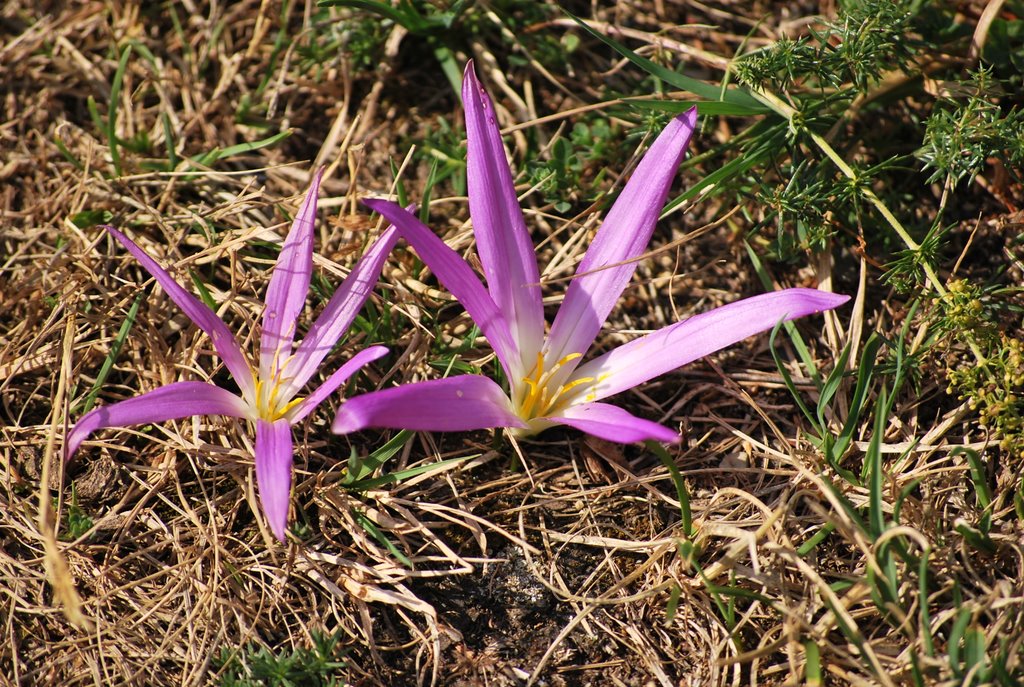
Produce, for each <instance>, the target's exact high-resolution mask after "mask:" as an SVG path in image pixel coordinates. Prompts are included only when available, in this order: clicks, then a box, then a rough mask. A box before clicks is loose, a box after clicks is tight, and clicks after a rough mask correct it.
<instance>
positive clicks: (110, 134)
mask: <svg viewBox="0 0 1024 687" xmlns="http://www.w3.org/2000/svg"><path fill="white" fill-rule="evenodd" d="M131 56H132V46H131V44H130V43H129V44H128V45H126V46H125V48H124V52H122V53H121V58H120V59H119V60H118V62H117V71H115V72H114V81H113V83H112V84H111V85H110V107H109V108H108V110H107V126H106V134H107V145H109V146H110V161H111V162H112V163H113V165H114V175H115V176H121V151H120V150H119V149H118V147H119V145H120V144H119V142H118V140H117V106H118V100H120V99H121V87H122V86H123V85H124V74H125V72H126V71H127V70H128V60H129V59H130V58H131Z"/></svg>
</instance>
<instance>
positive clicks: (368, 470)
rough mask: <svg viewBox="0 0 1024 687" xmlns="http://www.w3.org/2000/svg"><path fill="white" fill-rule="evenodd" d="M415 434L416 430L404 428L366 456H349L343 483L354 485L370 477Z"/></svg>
mask: <svg viewBox="0 0 1024 687" xmlns="http://www.w3.org/2000/svg"><path fill="white" fill-rule="evenodd" d="M413 434H415V432H410V431H409V430H405V429H403V430H402V431H401V432H399V433H398V434H396V435H395V436H393V437H391V439H390V440H389V441H388V442H387V443H385V444H384V445H383V446H381V447H380V448H378V449H377V450H376V451H374V452H373V453H371V454H370V455H368V456H366V457H365V458H359V457H358V456H355V455H353V456H352V457H351V458H349V461H348V474H346V475H345V479H344V480H342V484H343V485H344V486H346V487H352V486H353V485H355V484H357V483H358V482H360V481H361V480H364V479H366V478H367V477H369V476H370V475H371V474H373V472H374V471H375V470H376V469H377V468H379V467H380V466H381V465H383V464H384V463H385V462H386V461H388V460H390V459H391V458H392V457H393V456H394V455H395V454H396V453H398V451H399V450H401V448H402V447H403V446H405V445H406V443H408V441H409V439H412V437H413Z"/></svg>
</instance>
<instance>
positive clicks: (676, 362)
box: [573, 289, 850, 401]
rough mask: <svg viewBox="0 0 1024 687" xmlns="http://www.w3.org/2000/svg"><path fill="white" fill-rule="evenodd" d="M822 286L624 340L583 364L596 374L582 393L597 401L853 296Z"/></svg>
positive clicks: (748, 301)
mask: <svg viewBox="0 0 1024 687" xmlns="http://www.w3.org/2000/svg"><path fill="white" fill-rule="evenodd" d="M849 298H850V297H849V296H842V295H838V294H834V293H828V292H825V291H818V290H817V289H785V290H783V291H775V292H773V293H765V294H761V295H760V296H754V297H752V298H745V299H743V300H741V301H736V302H735V303H730V304H728V305H723V306H722V307H721V308H716V309H714V310H712V311H710V312H706V313H702V314H700V315H695V316H694V317H691V318H690V319H688V320H684V321H683V322H679V323H677V324H673V325H670V326H668V327H665V328H664V329H659V330H658V331H656V332H653V333H651V334H647V335H646V336H643V337H641V338H639V339H636V340H634V341H630V342H629V343H627V344H623V345H622V346H619V347H618V348H616V349H613V350H611V351H609V352H608V353H605V354H604V355H602V356H600V357H598V358H595V359H594V360H592V361H590V362H588V363H586V364H584V365H581V366H580V367H579V368H577V370H576V372H575V373H574V374H573V378H574V379H582V378H585V377H593V378H594V379H595V380H596V381H595V383H594V384H592V385H582V386H581V387H578V388H579V389H580V391H579V394H580V397H581V398H582V399H583V400H584V401H596V400H598V399H601V398H605V397H608V396H611V395H613V394H617V393H619V392H620V391H624V390H626V389H630V388H632V387H634V386H638V385H640V384H643V383H644V382H646V381H648V380H650V379H653V378H655V377H657V376H659V375H662V374H665V373H666V372H670V371H671V370H675V369H676V368H679V367H682V366H683V365H686V364H687V363H690V362H693V361H694V360H697V359H698V358H703V357H704V356H706V355H709V354H711V353H714V352H715V351H717V350H720V349H722V348H725V347H726V346H729V345H731V344H734V343H736V342H738V341H742V340H743V339H745V338H747V337H748V336H753V335H754V334H757V333H759V332H763V331H765V330H768V329H771V328H772V327H774V326H775V325H776V324H778V323H779V322H780V321H783V320H792V319H795V318H797V317H803V316H804V315H810V314H813V313H818V312H822V311H823V310H831V309H832V308H837V307H839V306H840V305H842V304H843V303H845V302H846V301H848V300H849Z"/></svg>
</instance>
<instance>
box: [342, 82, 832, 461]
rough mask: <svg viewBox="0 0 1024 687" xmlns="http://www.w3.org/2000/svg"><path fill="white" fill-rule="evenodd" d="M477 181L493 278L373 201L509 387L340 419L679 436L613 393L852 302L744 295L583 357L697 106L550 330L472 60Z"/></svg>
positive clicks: (376, 401) (634, 185)
mask: <svg viewBox="0 0 1024 687" xmlns="http://www.w3.org/2000/svg"><path fill="white" fill-rule="evenodd" d="M462 98H463V105H464V107H465V112H466V138H467V140H468V150H467V154H466V164H467V181H468V184H469V211H470V216H471V218H472V220H473V229H474V232H475V235H476V243H477V249H478V252H479V255H480V263H481V265H482V266H483V271H484V277H485V278H486V280H487V287H486V288H485V287H484V286H483V285H482V284H481V283H480V280H479V278H478V277H477V276H476V275H475V274H474V273H473V271H472V269H471V268H470V266H469V265H468V264H467V263H466V262H465V261H464V260H463V259H462V258H461V257H460V256H459V255H458V254H457V253H455V251H453V250H452V249H451V248H449V247H448V246H447V245H445V244H444V243H443V242H442V241H441V240H440V239H439V238H438V237H437V236H436V235H434V233H433V232H432V231H431V230H430V229H429V228H427V227H426V226H425V225H423V224H422V223H421V222H420V221H419V220H418V219H416V217H414V216H413V215H412V214H410V213H409V212H407V211H405V210H403V209H402V208H401V207H399V206H398V205H396V204H394V203H391V202H387V201H383V200H368V201H366V205H368V206H369V207H371V208H372V209H374V210H376V211H377V212H379V213H380V214H381V215H383V216H384V217H385V218H386V219H387V220H388V221H390V222H391V223H392V224H393V225H394V226H395V227H396V228H397V229H398V231H399V232H400V233H401V234H402V236H403V237H404V238H405V239H406V240H407V241H408V242H409V243H410V244H411V245H412V246H413V247H415V248H416V250H417V251H418V252H419V254H420V257H421V258H422V259H423V261H424V262H425V263H426V264H427V265H428V266H429V267H430V269H431V270H432V271H433V272H434V274H435V275H436V276H437V278H438V280H439V281H440V282H441V283H442V284H444V285H445V287H447V289H448V290H449V291H450V292H451V293H452V295H454V296H455V297H456V298H457V299H458V300H459V302H461V303H462V305H463V307H465V308H466V310H467V311H468V312H469V314H470V316H471V317H472V318H473V321H474V322H476V324H477V326H479V327H480V330H481V331H482V332H483V334H484V336H485V337H486V338H487V340H488V341H489V342H490V344H491V346H492V347H493V349H494V353H495V355H496V356H497V358H498V361H499V363H500V364H501V366H502V369H503V370H504V372H505V376H506V378H507V379H508V380H509V391H508V393H506V392H505V391H504V390H502V388H501V387H499V386H498V385H497V384H496V383H494V382H493V381H491V380H490V379H487V378H486V377H481V376H474V375H467V376H458V377H451V378H447V379H439V380H433V381H426V382H419V383H415V384H407V385H404V386H399V387H395V388H391V389H384V390H382V391H377V392H373V393H369V394H364V395H362V396H359V397H356V398H353V399H349V400H348V401H346V402H345V403H344V404H343V405H342V406H341V408H340V409H339V411H338V415H337V417H336V418H335V420H334V424H333V425H332V430H333V431H335V432H337V433H347V432H354V431H356V430H359V429H362V428H364V427H392V428H402V429H412V430H435V431H457V430H473V429H484V428H491V427H506V428H509V429H510V430H511V431H512V432H513V434H519V435H528V434H533V433H536V432H540V431H542V430H544V429H546V428H548V427H551V426H553V425H568V426H570V427H575V428H577V429H579V430H582V431H584V432H587V433H589V434H593V435H595V436H598V437H601V438H603V439H608V440H611V441H622V442H630V441H641V440H645V439H657V440H660V441H676V440H677V439H678V436H677V433H676V432H675V431H674V430H671V429H669V428H667V427H664V426H662V425H659V424H657V423H655V422H651V421H650V420H645V419H642V418H638V417H635V416H633V415H631V414H630V413H628V412H626V411H625V410H623V409H621V408H619V407H617V406H614V405H610V404H608V403H603V402H601V401H602V400H603V399H605V398H607V397H609V396H612V395H614V394H617V393H619V392H621V391H625V390H626V389H630V388H632V387H635V386H639V385H641V384H643V383H644V382H646V381H648V380H650V379H653V378H654V377H657V376H659V375H662V374H665V373H666V372H670V371H672V370H675V369H676V368H679V367H681V366H683V365H686V364H687V363H690V362H692V361H694V360H697V359H698V358H701V357H703V356H706V355H708V354H710V353H714V352H715V351H717V350H719V349H721V348H724V347H726V346H729V345H731V344H733V343H736V342H738V341H741V340H743V339H745V338H747V337H748V336H752V335H754V334H757V333H758V332H762V331H764V330H766V329H771V328H772V327H773V326H775V324H776V323H778V322H779V321H782V320H791V319H793V318H796V317H802V316H804V315H809V314H812V313H817V312H821V311H823V310H829V309H831V308H835V307H837V306H839V305H841V304H842V303H845V302H846V301H847V299H848V297H847V296H840V295H836V294H832V293H826V292H824V291H818V290H815V289H787V290H783V291H778V292H775V293H769V294H763V295H760V296H755V297H753V298H748V299H745V300H740V301H737V302H735V303H731V304H729V305H726V306H723V307H721V308H718V309H716V310H712V311H711V312H708V313H704V314H701V315H697V316H695V317H692V318H690V319H688V320H685V321H683V322H679V323H676V324H674V325H671V326H668V327H665V328H664V329H661V330H659V331H656V332H653V333H651V334H648V335H646V336H642V337H640V338H639V339H636V340H634V341H631V342H629V343H627V344H625V345H622V346H620V347H618V348H616V349H614V350H612V351H609V352H607V353H604V354H603V355H599V356H597V357H596V358H594V359H592V360H589V361H586V362H584V356H585V354H586V352H587V349H588V348H589V347H590V346H591V344H592V343H593V342H594V339H595V338H596V337H597V335H598V333H599V332H600V329H601V326H602V325H603V324H604V322H605V320H606V319H607V317H608V314H609V313H610V312H611V310H612V308H613V307H614V306H615V303H616V301H617V300H618V298H619V295H620V294H621V293H622V291H623V289H624V288H625V287H626V285H627V284H628V283H629V281H630V279H631V277H632V275H633V271H634V270H635V269H636V263H635V262H634V259H635V258H636V257H638V256H639V255H641V254H642V253H643V251H644V249H645V248H646V247H647V244H648V242H649V241H650V239H651V234H652V233H653V232H654V226H655V224H656V222H657V220H658V216H659V214H660V212H661V209H662V207H663V206H664V204H665V200H666V198H667V196H668V192H669V187H670V186H671V184H672V180H673V178H674V177H675V175H676V170H677V169H678V167H679V164H680V162H681V161H682V159H683V155H684V153H685V152H686V148H687V144H688V143H689V141H690V137H691V136H692V135H693V131H694V127H695V126H696V121H697V112H696V108H694V109H691V110H690V111H688V112H686V113H685V114H683V115H681V116H679V117H677V118H675V119H674V120H672V121H671V122H670V123H669V124H668V126H666V127H665V130H664V131H662V132H661V135H659V136H658V138H657V140H656V141H655V142H654V144H653V145H652V146H651V148H650V150H648V151H647V154H646V155H644V158H643V160H641V162H640V164H639V165H638V166H637V168H636V171H635V172H634V173H633V175H632V178H630V180H629V182H628V183H627V184H626V186H625V188H624V189H623V190H622V193H621V194H620V195H619V197H618V199H617V200H616V201H615V204H614V205H613V206H612V208H611V210H610V211H609V212H608V215H607V217H605V219H604V222H603V224H602V225H601V227H600V229H599V230H598V232H597V234H596V235H595V237H594V240H593V242H592V243H591V245H590V247H589V249H588V250H587V254H586V256H585V257H584V259H583V261H582V262H581V263H580V265H579V267H578V270H577V276H576V278H575V279H573V280H572V282H571V283H570V285H569V288H568V290H567V291H566V294H565V299H564V300H563V302H562V305H561V308H560V309H559V311H558V314H557V315H556V316H555V319H554V322H553V323H552V324H551V328H550V331H548V332H547V334H546V335H545V321H544V310H543V306H542V301H541V290H540V286H539V281H540V276H539V273H538V270H537V262H536V254H535V251H534V247H533V244H532V242H531V241H530V236H529V233H528V232H527V230H526V224H525V222H524V220H523V214H522V210H521V208H520V207H519V202H518V200H517V198H516V192H515V187H514V186H513V182H512V174H511V172H510V170H509V167H508V163H507V161H506V159H505V149H504V147H503V146H502V142H501V132H500V130H499V129H498V125H497V123H496V121H495V117H494V109H493V106H492V104H491V101H490V99H489V98H488V96H487V93H486V92H485V91H484V90H483V88H482V87H481V86H480V84H479V82H478V81H477V79H476V76H475V74H474V72H473V67H472V64H470V65H469V66H467V68H466V73H465V79H464V81H463V86H462Z"/></svg>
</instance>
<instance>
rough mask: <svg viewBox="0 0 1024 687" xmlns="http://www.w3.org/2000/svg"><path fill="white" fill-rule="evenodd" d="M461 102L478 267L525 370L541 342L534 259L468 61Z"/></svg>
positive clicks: (486, 104) (497, 136) (495, 131)
mask: <svg viewBox="0 0 1024 687" xmlns="http://www.w3.org/2000/svg"><path fill="white" fill-rule="evenodd" d="M462 103H463V107H464V108H465V110H466V141H467V149H466V183H467V185H468V187H469V214H470V217H472V219H473V232H474V234H475V235H476V245H477V251H478V252H479V254H480V263H481V265H482V266H483V269H484V276H485V277H486V278H487V288H488V290H489V291H490V293H491V297H492V298H494V302H495V303H496V304H497V305H498V308H499V309H500V310H501V312H502V313H503V314H504V315H505V319H506V320H508V322H509V327H510V328H511V330H512V337H513V338H514V339H515V340H516V342H518V344H519V353H520V354H521V356H522V358H523V363H524V366H525V367H529V366H531V365H533V364H534V363H535V362H536V360H537V353H538V352H539V351H540V348H541V345H542V343H543V341H544V307H543V304H542V302H541V293H540V274H539V273H538V271H537V255H536V252H535V251H534V248H533V242H532V241H531V240H530V232H529V231H527V229H526V222H525V221H524V220H523V211H522V208H520V207H519V198H518V197H517V196H516V188H515V185H514V184H513V182H512V172H511V171H510V170H509V166H508V161H507V160H506V159H505V147H504V145H503V144H502V142H501V131H500V129H499V128H498V123H497V121H496V120H495V117H494V104H493V103H492V102H491V99H490V98H489V97H488V95H487V91H485V90H484V88H483V86H481V85H480V82H479V81H477V78H476V73H475V72H474V70H473V62H472V61H470V62H469V63H468V64H467V65H466V72H465V76H464V77H463V81H462Z"/></svg>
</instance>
